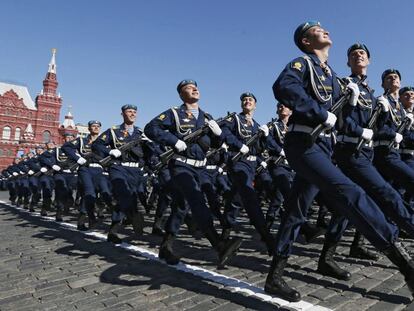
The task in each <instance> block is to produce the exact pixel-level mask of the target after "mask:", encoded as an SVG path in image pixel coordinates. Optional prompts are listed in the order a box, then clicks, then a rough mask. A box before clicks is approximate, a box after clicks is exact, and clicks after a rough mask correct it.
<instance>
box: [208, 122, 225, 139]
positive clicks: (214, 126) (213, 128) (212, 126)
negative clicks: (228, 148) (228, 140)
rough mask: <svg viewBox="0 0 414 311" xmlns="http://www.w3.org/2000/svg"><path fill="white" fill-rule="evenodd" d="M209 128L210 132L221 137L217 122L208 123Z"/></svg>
mask: <svg viewBox="0 0 414 311" xmlns="http://www.w3.org/2000/svg"><path fill="white" fill-rule="evenodd" d="M207 125H208V127H209V128H210V130H211V131H212V132H213V134H214V135H216V136H220V135H221V132H222V131H221V128H220V126H219V125H218V124H217V122H216V121H214V120H210V121H208V122H207Z"/></svg>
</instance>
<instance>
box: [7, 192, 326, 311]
mask: <svg viewBox="0 0 414 311" xmlns="http://www.w3.org/2000/svg"><path fill="white" fill-rule="evenodd" d="M0 203H2V204H5V205H8V206H10V207H12V208H14V209H17V210H19V211H22V212H26V213H28V214H30V215H32V216H36V217H40V218H42V219H44V220H47V221H52V222H55V218H54V217H48V216H41V215H40V213H38V212H33V213H30V212H29V211H28V210H25V209H23V208H20V207H16V206H13V205H11V204H9V203H7V202H5V201H2V200H0ZM57 223H58V224H60V225H61V226H62V227H65V228H68V229H70V230H74V231H77V232H79V233H83V234H85V235H87V236H92V237H95V238H97V239H99V240H102V241H106V235H105V234H102V233H100V232H97V231H78V230H77V229H76V225H74V224H70V223H67V222H57ZM112 245H114V244H112ZM114 246H115V247H120V248H123V249H125V250H127V251H128V252H131V253H133V254H135V255H140V256H142V257H145V258H147V259H150V260H155V261H158V262H160V263H163V264H166V263H165V261H164V260H160V259H159V258H158V255H157V254H156V253H154V252H152V251H150V250H148V249H145V248H142V247H139V246H135V245H131V244H128V243H125V242H123V243H122V244H116V245H114ZM169 267H171V268H173V269H176V270H179V271H184V272H187V273H191V274H192V275H195V276H198V277H200V278H203V279H206V280H209V281H213V282H214V283H217V284H220V285H223V286H224V289H226V290H228V291H230V292H234V293H240V294H243V295H245V296H247V297H254V298H257V299H259V300H261V301H264V302H267V303H270V304H273V305H275V306H283V307H289V308H290V309H294V310H300V311H305V310H306V311H331V309H328V308H325V307H322V306H316V305H313V304H311V303H309V302H306V301H303V300H301V301H299V302H289V301H287V300H284V299H281V298H277V297H273V296H270V295H268V294H266V293H265V292H264V290H263V289H262V288H259V287H257V286H254V285H252V284H250V283H247V282H244V281H241V280H238V279H236V278H232V277H228V276H225V275H223V274H220V273H217V272H214V271H210V270H207V269H204V268H201V267H197V266H194V265H190V264H185V263H182V262H180V263H179V264H178V265H174V266H172V265H170V266H169Z"/></svg>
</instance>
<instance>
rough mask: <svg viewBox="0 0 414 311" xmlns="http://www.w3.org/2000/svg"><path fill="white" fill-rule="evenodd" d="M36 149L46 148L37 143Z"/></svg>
mask: <svg viewBox="0 0 414 311" xmlns="http://www.w3.org/2000/svg"><path fill="white" fill-rule="evenodd" d="M36 149H44V148H43V146H42V145H37V146H36Z"/></svg>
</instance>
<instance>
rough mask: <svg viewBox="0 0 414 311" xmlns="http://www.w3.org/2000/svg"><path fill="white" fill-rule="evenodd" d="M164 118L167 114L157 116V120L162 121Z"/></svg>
mask: <svg viewBox="0 0 414 311" xmlns="http://www.w3.org/2000/svg"><path fill="white" fill-rule="evenodd" d="M166 118H167V116H166V115H165V114H160V116H159V117H158V120H160V121H164V120H165V119H166Z"/></svg>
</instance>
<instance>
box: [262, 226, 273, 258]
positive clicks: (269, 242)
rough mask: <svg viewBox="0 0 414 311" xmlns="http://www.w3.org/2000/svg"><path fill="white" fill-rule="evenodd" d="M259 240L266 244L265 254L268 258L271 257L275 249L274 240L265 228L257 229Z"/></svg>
mask: <svg viewBox="0 0 414 311" xmlns="http://www.w3.org/2000/svg"><path fill="white" fill-rule="evenodd" d="M257 230H258V231H259V234H260V237H261V240H262V241H263V242H264V243H265V244H266V248H267V253H268V254H269V256H272V255H273V252H274V250H275V247H276V239H275V237H274V236H273V235H272V234H271V233H270V231H269V230H268V229H267V228H258V229H257Z"/></svg>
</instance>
